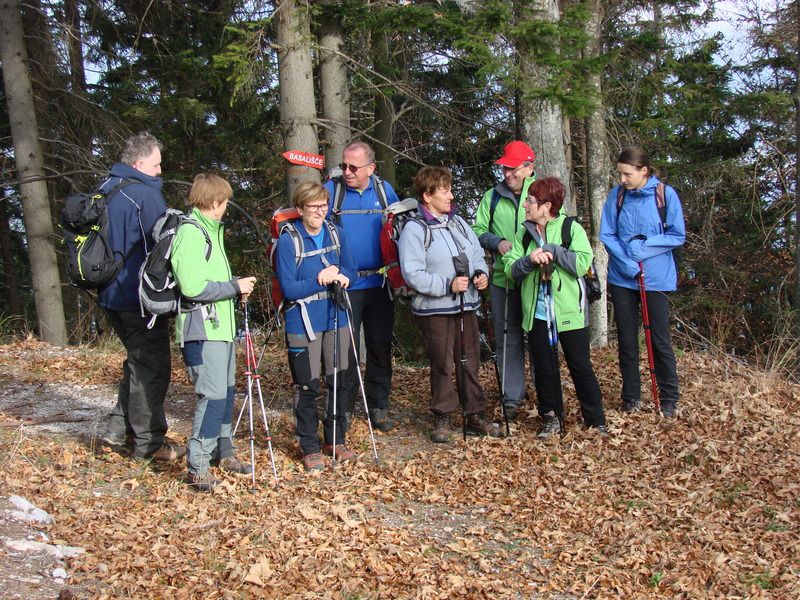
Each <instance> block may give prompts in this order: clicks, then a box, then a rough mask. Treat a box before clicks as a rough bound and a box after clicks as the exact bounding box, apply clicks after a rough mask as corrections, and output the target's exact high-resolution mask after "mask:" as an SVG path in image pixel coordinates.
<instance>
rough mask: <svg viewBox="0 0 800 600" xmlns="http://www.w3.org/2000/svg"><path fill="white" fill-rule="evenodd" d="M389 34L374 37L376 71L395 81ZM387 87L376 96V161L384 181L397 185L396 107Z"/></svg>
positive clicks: (381, 86) (373, 50)
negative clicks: (395, 149)
mask: <svg viewBox="0 0 800 600" xmlns="http://www.w3.org/2000/svg"><path fill="white" fill-rule="evenodd" d="M387 35H388V33H386V32H384V33H383V34H382V35H377V36H373V47H372V54H373V59H374V61H375V70H376V71H377V72H378V73H380V74H381V75H384V76H386V77H387V78H388V79H389V80H390V81H393V80H394V77H393V73H392V69H391V65H390V57H389V40H388V38H387ZM385 88H386V86H385V85H379V86H378V90H377V92H376V96H375V140H376V141H377V143H376V144H375V160H376V161H377V163H378V173H379V174H380V176H381V177H382V178H383V179H386V180H388V181H390V182H392V183H395V181H396V180H395V173H396V171H395V164H394V160H395V156H396V153H395V151H394V150H393V149H392V148H393V147H394V120H395V114H394V105H393V104H392V98H391V96H389V95H387V92H386V91H385Z"/></svg>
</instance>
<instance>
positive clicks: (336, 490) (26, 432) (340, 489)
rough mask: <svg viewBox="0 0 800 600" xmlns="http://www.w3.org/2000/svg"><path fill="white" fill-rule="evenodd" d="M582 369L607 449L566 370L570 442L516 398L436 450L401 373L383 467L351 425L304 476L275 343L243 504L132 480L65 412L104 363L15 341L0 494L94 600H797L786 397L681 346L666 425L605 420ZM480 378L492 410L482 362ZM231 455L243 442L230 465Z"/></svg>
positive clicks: (234, 482) (86, 426)
mask: <svg viewBox="0 0 800 600" xmlns="http://www.w3.org/2000/svg"><path fill="white" fill-rule="evenodd" d="M594 363H595V366H596V369H597V372H598V376H599V378H600V380H601V387H602V388H603V393H604V398H605V401H606V407H607V413H608V419H609V425H610V428H611V432H612V435H611V437H610V438H607V439H604V438H602V437H600V436H598V435H597V434H595V433H594V432H591V431H587V430H585V429H583V427H582V426H580V425H579V423H578V422H577V419H578V413H577V408H576V402H575V398H574V389H573V388H572V387H571V385H570V384H569V383H568V378H566V379H567V382H566V383H565V396H566V401H567V405H568V415H567V426H568V427H569V430H568V433H567V435H566V436H564V437H562V438H559V439H554V440H549V441H546V442H542V441H540V440H537V439H536V437H535V433H536V431H537V427H538V425H539V420H538V417H537V416H536V413H535V410H534V409H533V407H532V406H531V407H530V411H529V413H528V414H527V415H525V417H524V418H523V419H521V421H520V423H519V425H518V426H516V427H514V428H513V430H512V436H511V437H510V438H507V439H500V440H482V439H477V438H470V439H468V441H467V442H466V443H464V442H463V441H461V439H460V438H458V437H456V438H455V439H454V442H453V443H452V444H450V445H442V446H439V445H437V446H434V445H433V444H431V443H430V442H429V441H428V434H429V430H430V418H429V413H428V410H427V403H428V373H427V370H426V369H423V368H406V367H397V369H396V377H395V380H394V391H393V396H392V399H393V402H394V406H395V408H396V412H397V415H398V416H399V418H400V424H399V427H398V428H397V429H396V430H395V431H393V432H391V433H389V434H377V433H376V443H377V451H378V454H379V457H380V459H381V460H380V463H379V464H375V462H374V461H373V460H372V457H371V452H372V450H371V445H370V442H369V436H368V430H367V426H366V422H365V421H364V420H363V419H360V420H359V421H358V422H357V424H356V425H355V427H354V430H353V432H352V436H351V438H350V440H349V444H350V445H351V447H353V448H354V449H355V450H356V451H357V452H358V453H359V455H360V457H359V460H358V461H357V462H355V463H350V464H340V465H338V466H337V467H336V469H335V470H333V469H327V470H326V471H324V472H323V473H321V474H318V475H307V474H305V473H304V472H302V469H301V468H300V465H299V462H298V458H297V455H296V446H295V442H294V436H293V433H292V420H291V414H290V413H289V412H288V409H287V406H288V397H289V385H288V379H289V375H288V370H287V369H286V367H285V365H284V361H283V353H282V351H281V350H280V348H279V347H275V348H270V349H269V351H268V352H267V358H266V359H265V368H264V369H263V370H264V373H265V375H264V378H263V380H262V381H263V387H264V391H265V401H266V403H267V405H268V414H269V422H270V427H271V431H272V435H273V447H274V450H275V460H276V466H277V470H278V474H279V477H280V486H279V487H278V488H277V489H275V488H274V487H273V486H272V483H273V482H272V472H271V469H270V468H269V462H268V454H267V452H266V444H265V436H264V433H263V431H261V428H259V431H258V435H257V441H256V459H257V469H258V489H257V491H256V492H255V493H253V492H251V491H249V488H250V485H249V479H247V478H241V477H236V476H228V475H226V476H224V484H223V485H222V486H221V487H220V488H219V489H218V492H217V493H215V494H214V495H204V494H198V493H194V492H193V491H192V490H190V489H189V488H188V487H187V486H186V484H185V482H184V479H183V478H184V466H182V465H175V466H169V467H166V468H161V467H157V466H155V465H149V466H142V465H139V464H135V463H133V462H131V461H130V460H129V459H128V458H126V457H124V456H121V455H119V454H116V453H114V452H111V451H109V450H107V449H105V448H102V447H99V445H98V444H97V443H96V440H95V437H94V435H93V434H92V432H94V431H102V427H103V423H102V422H100V423H97V422H96V421H97V419H96V417H86V416H83V417H82V416H80V415H82V414H83V415H86V414H96V413H92V412H91V411H89V412H81V411H82V410H84V409H85V410H87V411H88V408H87V407H86V406H82V405H81V398H89V397H90V396H91V397H95V398H96V397H101V398H102V401H101V404H102V412H107V410H108V409H109V408H110V407H111V405H112V404H113V399H114V391H113V386H112V384H113V382H114V381H115V379H116V377H117V374H118V373H119V368H120V364H121V355H120V353H119V352H118V351H115V350H113V349H108V350H105V351H101V350H90V349H84V348H80V349H75V348H72V349H65V350H56V349H53V348H50V347H48V346H46V345H44V344H39V343H36V342H32V341H27V342H23V343H18V344H15V345H7V346H2V347H0V398H2V401H0V407H2V408H0V481H2V486H3V493H4V495H10V494H19V495H21V496H25V497H28V498H29V499H31V500H32V501H34V502H35V503H36V504H38V505H39V506H40V507H41V508H43V509H45V510H47V511H48V512H49V513H51V514H52V515H53V516H54V517H55V520H56V522H55V525H52V526H49V527H48V528H47V534H48V535H49V536H50V538H52V539H56V540H62V541H63V542H64V543H67V544H70V545H73V546H82V547H84V548H86V549H87V553H86V554H85V555H83V556H81V557H78V558H76V559H72V560H71V562H70V563H69V569H68V570H69V571H70V574H71V577H72V579H71V580H70V582H69V584H71V585H73V586H74V587H75V589H78V590H83V591H85V590H88V592H85V593H88V594H90V595H91V596H92V597H99V598H157V597H169V598H199V597H202V598H258V597H262V598H347V599H355V598H462V597H469V598H575V599H577V598H647V597H653V598H655V597H659V598H660V597H674V598H797V597H800V544H799V543H798V540H800V496H799V495H798V492H799V491H800V480H799V478H798V471H799V470H800V416H799V414H798V413H799V412H800V409H798V394H799V393H800V388H798V387H797V386H793V385H790V384H788V383H786V382H783V381H779V380H775V379H773V378H770V377H768V376H767V375H764V374H760V373H757V372H754V371H752V370H748V369H746V368H744V367H742V366H740V365H739V364H737V363H735V362H733V361H731V360H729V359H725V358H720V357H717V356H710V355H705V354H696V353H688V354H684V355H682V356H681V357H680V358H679V371H680V374H681V384H682V393H683V397H682V403H681V404H682V406H681V411H680V414H679V418H678V419H677V420H675V421H669V422H666V421H665V420H663V419H659V418H657V417H655V416H654V415H653V414H652V412H645V413H639V414H634V415H630V416H629V415H624V414H623V413H621V412H620V411H619V410H618V409H617V405H618V402H617V401H616V398H618V394H619V390H618V375H617V370H616V355H615V352H614V351H613V350H612V349H603V350H600V351H597V352H596V354H595V355H594ZM482 379H483V381H484V383H485V387H486V391H487V395H488V396H489V397H490V399H491V400H492V401H494V400H495V399H496V384H495V382H494V380H493V374H492V371H491V369H490V366H489V365H484V368H483V370H482ZM174 381H175V382H174V384H173V386H172V389H171V392H170V401H169V402H170V404H169V410H170V414H171V419H172V420H171V423H172V426H173V427H172V430H171V432H170V434H171V435H172V437H173V438H174V439H177V440H179V441H183V440H185V437H186V434H187V433H188V426H189V425H188V417H189V416H190V415H191V410H192V403H191V390H190V388H189V387H188V386H187V385H186V384H187V382H186V379H185V376H184V375H183V372H182V369H181V366H180V364H179V363H178V362H176V363H175V377H174ZM646 388H647V386H645V389H646ZM645 398H647V396H645ZM37 399H38V400H37ZM48 400H49V401H50V402H48ZM86 402H88V400H86ZM645 405H646V406H647V407H649V404H648V403H647V402H645ZM44 406H50V407H51V408H48V409H44V408H43V407H44ZM59 406H61V408H58V407H59ZM37 408H38V409H39V410H38V411H37V410H35V409H37ZM42 410H44V412H45V414H42ZM48 413H49V414H48ZM54 413H56V414H54ZM257 416H258V415H257ZM58 423H61V424H62V425H64V426H63V427H57V426H56V427H53V426H54V425H57V424H58ZM76 424H77V425H76ZM245 429H246V428H245ZM247 447H248V444H247V440H246V439H245V438H240V441H239V451H240V455H241V457H242V458H245V457H247Z"/></svg>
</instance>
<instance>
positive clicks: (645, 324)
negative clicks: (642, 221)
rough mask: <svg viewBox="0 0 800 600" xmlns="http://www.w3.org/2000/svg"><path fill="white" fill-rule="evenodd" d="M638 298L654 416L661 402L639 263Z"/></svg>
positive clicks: (645, 292)
mask: <svg viewBox="0 0 800 600" xmlns="http://www.w3.org/2000/svg"><path fill="white" fill-rule="evenodd" d="M639 296H640V297H641V301H642V327H643V328H644V340H645V342H646V346H647V364H648V366H649V368H650V387H651V389H652V391H653V404H654V405H655V408H656V414H658V413H659V412H661V402H660V401H659V399H658V383H657V382H656V368H655V364H654V360H653V338H652V337H651V335H650V313H649V311H648V309H647V288H646V287H645V284H644V264H643V263H642V262H640V263H639Z"/></svg>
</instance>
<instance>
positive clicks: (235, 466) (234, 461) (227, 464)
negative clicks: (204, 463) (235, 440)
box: [211, 456, 253, 475]
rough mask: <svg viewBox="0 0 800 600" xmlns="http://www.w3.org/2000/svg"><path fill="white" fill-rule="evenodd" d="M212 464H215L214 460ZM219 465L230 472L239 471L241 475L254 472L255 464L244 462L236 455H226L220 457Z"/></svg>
mask: <svg viewBox="0 0 800 600" xmlns="http://www.w3.org/2000/svg"><path fill="white" fill-rule="evenodd" d="M211 464H214V463H213V461H212V463H211ZM218 466H219V468H220V469H222V470H223V471H227V472H228V473H238V474H239V475H250V473H252V472H253V465H251V464H250V463H246V462H242V461H240V460H239V459H238V458H236V457H235V456H226V457H225V458H221V459H219V463H218Z"/></svg>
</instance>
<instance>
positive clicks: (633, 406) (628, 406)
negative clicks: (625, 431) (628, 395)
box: [622, 400, 642, 413]
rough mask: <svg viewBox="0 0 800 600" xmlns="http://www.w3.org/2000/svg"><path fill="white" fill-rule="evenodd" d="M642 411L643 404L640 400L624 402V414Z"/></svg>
mask: <svg viewBox="0 0 800 600" xmlns="http://www.w3.org/2000/svg"><path fill="white" fill-rule="evenodd" d="M640 410H642V403H641V402H639V400H623V401H622V412H626V413H632V412H639V411H640Z"/></svg>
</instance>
